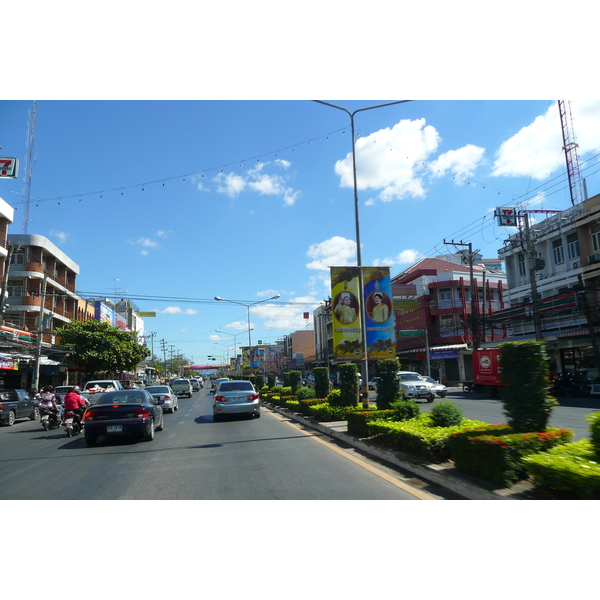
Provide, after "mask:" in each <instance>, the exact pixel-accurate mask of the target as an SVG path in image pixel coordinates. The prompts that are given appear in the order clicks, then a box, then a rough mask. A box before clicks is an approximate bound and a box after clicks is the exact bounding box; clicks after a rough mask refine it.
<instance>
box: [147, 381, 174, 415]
mask: <svg viewBox="0 0 600 600" xmlns="http://www.w3.org/2000/svg"><path fill="white" fill-rule="evenodd" d="M144 389H145V390H146V391H147V392H149V393H150V394H152V397H153V398H154V399H155V400H157V401H158V403H159V404H160V405H161V406H162V409H163V410H168V411H170V412H172V413H173V412H175V411H176V410H179V399H178V398H177V394H176V393H175V392H174V391H173V390H172V389H171V388H170V387H169V386H168V385H149V386H148V387H146V388H144Z"/></svg>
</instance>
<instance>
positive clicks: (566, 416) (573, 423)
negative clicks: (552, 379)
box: [419, 387, 600, 440]
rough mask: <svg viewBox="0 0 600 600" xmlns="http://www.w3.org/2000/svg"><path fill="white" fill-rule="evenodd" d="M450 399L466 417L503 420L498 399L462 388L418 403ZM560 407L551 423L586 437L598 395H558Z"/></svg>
mask: <svg viewBox="0 0 600 600" xmlns="http://www.w3.org/2000/svg"><path fill="white" fill-rule="evenodd" d="M442 400H451V401H452V402H454V403H455V404H457V405H458V406H460V407H461V408H462V410H463V413H464V415H465V417H467V418H468V419H478V420H480V421H484V422H485V423H506V415H505V414H504V406H503V404H502V399H501V398H489V397H487V396H486V395H485V394H479V393H476V392H469V393H468V394H467V393H465V392H463V391H462V388H458V387H456V388H448V395H447V396H446V398H436V399H435V401H434V402H433V403H431V404H427V403H425V402H420V403H419V405H420V407H421V412H429V411H430V410H431V409H432V407H433V406H434V404H435V403H436V402H441V401H442ZM557 400H558V402H559V406H556V407H554V409H553V410H552V413H551V414H550V425H551V426H552V427H561V428H564V429H572V430H573V433H574V436H573V439H575V440H580V439H582V438H587V439H589V436H590V431H589V423H588V422H587V421H586V420H585V417H586V415H590V414H592V413H595V412H598V411H599V410H600V397H599V398H558V399H557Z"/></svg>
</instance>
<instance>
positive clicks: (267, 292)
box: [256, 290, 277, 298]
mask: <svg viewBox="0 0 600 600" xmlns="http://www.w3.org/2000/svg"><path fill="white" fill-rule="evenodd" d="M275 294H277V290H263V291H262V292H256V296H257V297H258V298H272V297H273V296H275Z"/></svg>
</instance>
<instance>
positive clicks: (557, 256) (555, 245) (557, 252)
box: [552, 240, 565, 265]
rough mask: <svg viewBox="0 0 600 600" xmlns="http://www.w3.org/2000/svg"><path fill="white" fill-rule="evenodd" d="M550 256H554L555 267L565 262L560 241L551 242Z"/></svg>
mask: <svg viewBox="0 0 600 600" xmlns="http://www.w3.org/2000/svg"><path fill="white" fill-rule="evenodd" d="M552 254H553V255H554V264H555V265H560V264H562V263H564V262H565V251H564V248H563V243H562V240H554V241H553V242H552Z"/></svg>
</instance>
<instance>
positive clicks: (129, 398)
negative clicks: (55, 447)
mask: <svg viewBox="0 0 600 600" xmlns="http://www.w3.org/2000/svg"><path fill="white" fill-rule="evenodd" d="M83 419H84V424H85V429H84V433H85V441H86V443H87V445H88V446H93V445H94V444H95V443H96V441H97V440H98V437H99V436H101V435H104V436H113V435H139V436H142V437H143V438H144V439H145V440H147V441H151V440H153V439H154V432H155V431H162V429H163V426H164V413H163V409H162V408H161V405H160V404H159V403H158V402H157V400H155V399H154V398H153V397H152V394H150V393H149V392H148V391H147V390H135V389H133V390H116V391H114V392H106V393H105V394H103V395H102V397H101V398H99V399H98V402H97V403H96V404H94V405H93V406H90V407H89V408H88V409H87V410H86V411H85V414H84V416H83Z"/></svg>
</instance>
